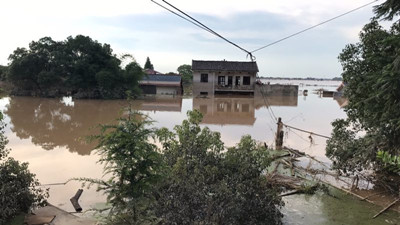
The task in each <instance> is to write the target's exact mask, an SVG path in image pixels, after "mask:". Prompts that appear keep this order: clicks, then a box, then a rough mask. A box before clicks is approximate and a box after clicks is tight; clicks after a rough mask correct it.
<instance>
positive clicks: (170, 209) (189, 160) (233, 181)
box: [155, 111, 282, 224]
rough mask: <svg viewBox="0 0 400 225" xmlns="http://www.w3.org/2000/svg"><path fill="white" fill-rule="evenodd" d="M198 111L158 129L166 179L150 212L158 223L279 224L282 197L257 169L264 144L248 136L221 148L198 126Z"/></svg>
mask: <svg viewBox="0 0 400 225" xmlns="http://www.w3.org/2000/svg"><path fill="white" fill-rule="evenodd" d="M201 119H202V116H201V114H200V113H199V112H198V111H194V112H189V113H188V119H187V120H184V121H183V122H182V125H179V126H176V127H175V128H174V130H175V132H170V131H168V130H167V129H165V128H164V129H162V130H160V131H159V136H160V139H161V142H162V144H163V152H164V158H165V161H166V163H167V165H168V167H169V171H170V172H169V174H168V178H167V179H165V182H164V183H163V184H161V187H160V189H159V193H158V195H159V200H158V201H157V204H156V208H155V211H156V215H157V216H158V217H159V218H160V219H161V223H162V224H280V223H281V222H280V219H281V213H280V211H279V206H280V205H282V202H281V201H280V199H279V198H278V197H277V195H276V192H275V190H274V189H273V188H272V186H271V185H269V184H268V183H267V181H266V179H265V177H262V176H261V174H262V172H263V170H264V169H265V168H266V167H267V166H268V165H269V163H270V158H269V156H268V154H267V152H266V151H265V148H263V147H261V146H260V145H258V144H257V143H256V142H255V141H254V140H252V139H251V137H250V136H244V137H243V138H242V139H241V140H240V143H239V144H238V145H237V146H235V147H232V148H228V150H227V151H224V146H223V142H222V141H221V140H220V134H219V133H217V132H212V131H210V130H209V129H208V128H207V127H206V128H203V129H201V128H200V126H199V123H200V121H201Z"/></svg>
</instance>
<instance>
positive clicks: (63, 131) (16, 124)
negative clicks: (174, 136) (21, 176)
mask: <svg viewBox="0 0 400 225" xmlns="http://www.w3.org/2000/svg"><path fill="white" fill-rule="evenodd" d="M126 106H128V102H127V101H124V100H74V102H73V104H70V103H68V102H65V101H62V100H60V99H44V98H31V97H10V100H9V104H8V105H7V106H6V110H5V114H6V115H7V116H8V117H9V118H10V120H11V130H12V131H13V132H14V133H15V134H16V135H17V136H18V137H19V138H21V139H28V138H31V141H32V143H33V144H35V145H39V146H41V147H42V148H43V149H45V150H53V149H54V148H56V147H65V148H67V149H68V150H69V151H70V152H76V153H78V154H79V155H89V154H90V152H91V151H92V150H93V148H94V147H95V144H94V143H92V144H88V143H86V141H84V139H85V137H87V136H88V135H91V134H94V133H96V131H97V129H98V128H97V125H98V124H107V123H112V122H114V121H115V119H116V118H118V117H119V116H120V113H121V110H122V109H123V108H124V107H126ZM132 107H133V108H134V109H137V110H144V111H179V112H180V111H181V107H182V99H180V98H163V99H158V98H154V99H148V100H138V101H133V102H132Z"/></svg>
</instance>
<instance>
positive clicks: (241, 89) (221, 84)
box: [192, 60, 258, 96]
mask: <svg viewBox="0 0 400 225" xmlns="http://www.w3.org/2000/svg"><path fill="white" fill-rule="evenodd" d="M192 70H193V95H194V96H198V95H214V94H224V93H226V94H238V93H243V94H251V95H253V94H254V90H255V83H256V76H257V73H258V67H257V63H256V62H234V61H200V60H193V61H192Z"/></svg>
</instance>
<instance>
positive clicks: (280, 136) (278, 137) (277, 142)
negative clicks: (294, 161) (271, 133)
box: [275, 117, 283, 150]
mask: <svg viewBox="0 0 400 225" xmlns="http://www.w3.org/2000/svg"><path fill="white" fill-rule="evenodd" d="M277 125H278V126H277V129H276V137H275V148H276V149H277V150H281V149H282V145H283V130H282V128H283V123H282V118H280V117H279V118H278V123H277Z"/></svg>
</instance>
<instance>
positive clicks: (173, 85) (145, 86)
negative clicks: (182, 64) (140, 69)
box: [139, 74, 183, 95]
mask: <svg viewBox="0 0 400 225" xmlns="http://www.w3.org/2000/svg"><path fill="white" fill-rule="evenodd" d="M139 85H140V88H141V89H142V91H143V94H153V95H155V94H157V95H181V94H182V93H183V88H182V79H181V76H180V75H166V74H154V75H151V74H150V75H145V76H144V77H143V79H142V80H141V81H139Z"/></svg>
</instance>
